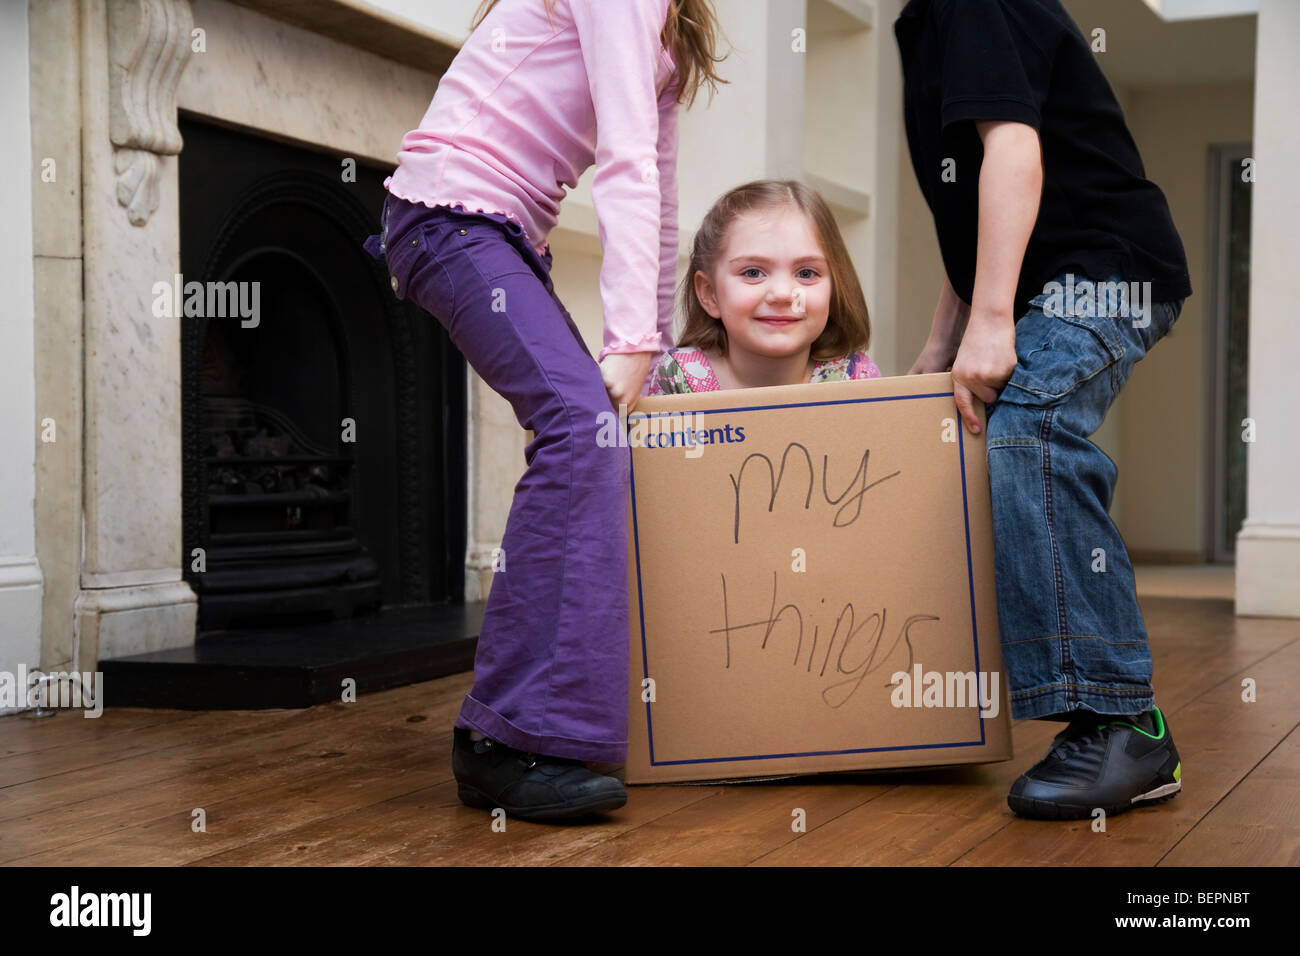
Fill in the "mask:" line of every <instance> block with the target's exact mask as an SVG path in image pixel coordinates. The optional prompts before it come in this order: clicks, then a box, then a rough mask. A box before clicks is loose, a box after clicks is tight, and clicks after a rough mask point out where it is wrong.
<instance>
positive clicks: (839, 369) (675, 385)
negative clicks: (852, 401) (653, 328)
mask: <svg viewBox="0 0 1300 956" xmlns="http://www.w3.org/2000/svg"><path fill="white" fill-rule="evenodd" d="M860 378H880V369H878V368H876V363H875V362H873V361H871V357H870V356H869V355H867V353H866V352H853V353H851V354H849V355H844V356H841V357H840V358H837V359H827V360H825V361H822V362H818V363H817V364H816V365H815V366H813V372H812V378H810V379H809V380H808V381H809V383H810V384H811V383H814V382H845V381H849V380H852V379H860ZM721 390H722V385H721V384H719V382H718V376H717V375H716V374H714V371H713V366H712V365H710V364H709V360H708V359H707V358H705V357H704V352H703V351H701V350H700V349H696V348H683V349H669V350H668V351H667V352H665V353H664V354H663V355H661V356H659V361H658V363H657V364H656V365H655V367H654V369H653V370H652V371H651V373H650V394H651V395H680V394H683V393H685V392H717V391H721Z"/></svg>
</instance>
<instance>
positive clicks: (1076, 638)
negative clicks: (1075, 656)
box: [1001, 634, 1147, 647]
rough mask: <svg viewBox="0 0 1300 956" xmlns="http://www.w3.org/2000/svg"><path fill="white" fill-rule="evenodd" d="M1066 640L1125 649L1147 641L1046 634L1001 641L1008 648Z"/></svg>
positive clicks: (1087, 635) (1096, 635)
mask: <svg viewBox="0 0 1300 956" xmlns="http://www.w3.org/2000/svg"><path fill="white" fill-rule="evenodd" d="M1061 639H1068V640H1074V641H1080V640H1082V641H1106V643H1107V644H1111V645H1113V646H1115V647H1126V646H1128V645H1139V644H1146V643H1147V641H1109V640H1106V638H1104V637H1102V636H1101V635H1100V634H1048V635H1046V636H1044V637H1026V638H1022V639H1021V640H1018V641H1002V642H1001V643H1002V646H1003V647H1010V646H1012V645H1013V644H1033V643H1034V642H1036V641H1059V640H1061Z"/></svg>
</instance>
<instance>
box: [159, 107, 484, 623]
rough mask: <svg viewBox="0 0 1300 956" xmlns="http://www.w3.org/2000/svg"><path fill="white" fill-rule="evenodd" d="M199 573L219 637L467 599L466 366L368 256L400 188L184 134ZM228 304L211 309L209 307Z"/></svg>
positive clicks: (188, 378)
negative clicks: (219, 300) (216, 291)
mask: <svg viewBox="0 0 1300 956" xmlns="http://www.w3.org/2000/svg"><path fill="white" fill-rule="evenodd" d="M181 132H182V135H183V136H184V140H185V146H184V150H183V151H182V153H181V155H180V167H179V168H180V199H181V221H180V227H181V270H182V275H183V282H184V283H189V282H192V281H197V282H200V283H205V284H206V283H215V282H222V283H227V282H235V283H240V284H242V285H241V286H240V288H242V289H243V290H245V298H246V299H247V298H249V296H248V294H247V290H249V289H251V288H253V286H252V285H251V284H252V283H257V284H258V286H257V291H258V296H257V298H256V299H255V300H254V301H256V302H257V304H258V314H257V315H256V317H255V318H252V319H250V318H247V317H246V316H244V315H241V314H234V315H229V314H227V315H224V316H223V315H213V314H208V315H204V316H187V317H185V318H183V319H182V320H181V328H182V356H183V373H182V388H183V401H184V408H183V422H184V434H183V448H184V463H183V467H184V498H185V500H184V515H185V524H184V547H185V555H186V559H185V574H186V580H188V581H189V583H190V585H191V586H192V587H193V589H194V591H195V592H196V594H197V595H198V598H199V627H200V635H201V637H202V636H203V635H207V634H211V633H213V632H217V631H228V630H231V629H238V628H247V627H262V628H265V627H266V626H268V625H275V626H292V625H294V624H301V625H306V624H309V623H312V622H320V621H322V620H325V621H327V620H330V619H335V618H348V617H352V616H354V615H357V614H369V613H373V612H376V611H378V610H379V609H381V608H397V607H404V608H411V607H419V606H426V605H438V604H445V603H449V602H450V603H452V604H455V603H458V602H461V601H462V600H463V560H464V552H465V536H464V528H465V451H464V449H465V374H466V373H465V363H464V359H463V358H462V357H461V356H460V354H459V353H458V352H457V351H456V349H455V347H454V346H452V344H451V342H450V340H449V339H448V337H447V334H446V331H445V330H444V329H443V328H442V327H441V326H440V325H439V324H438V323H437V322H436V320H434V319H432V318H431V317H430V316H428V315H426V314H425V313H424V312H422V311H421V310H420V309H418V308H417V307H415V306H413V305H412V304H410V303H407V302H400V301H398V300H397V299H396V298H395V297H394V296H393V294H392V291H391V288H390V286H389V283H388V275H387V273H386V272H385V271H384V268H383V265H382V263H379V262H376V261H375V260H374V259H372V258H371V257H370V256H369V255H368V254H367V253H366V252H365V251H364V250H363V249H362V247H361V244H362V241H363V240H364V239H365V237H366V236H367V235H369V234H371V233H373V232H377V231H378V212H379V208H380V205H381V203H382V201H383V197H384V190H383V184H382V183H383V177H384V172H382V171H380V170H375V169H371V168H369V167H366V166H360V165H357V166H356V167H355V176H354V178H355V181H349V177H348V175H347V169H348V164H347V163H346V162H345V160H346V157H341V156H335V155H327V154H321V153H317V152H313V151H310V150H307V149H303V148H299V147H293V146H288V145H284V144H282V143H276V142H271V141H269V140H267V139H264V138H261V137H257V136H252V135H249V134H246V133H242V132H236V131H233V130H229V129H225V128H221V127H217V126H213V125H209V124H207V123H200V122H195V121H189V120H185V119H182V122H181ZM209 301H211V299H209Z"/></svg>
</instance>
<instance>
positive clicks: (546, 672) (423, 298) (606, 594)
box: [367, 0, 717, 819]
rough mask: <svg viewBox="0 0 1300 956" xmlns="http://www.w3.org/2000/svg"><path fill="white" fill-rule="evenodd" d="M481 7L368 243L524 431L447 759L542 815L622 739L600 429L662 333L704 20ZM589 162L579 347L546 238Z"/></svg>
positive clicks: (553, 0) (620, 618) (617, 554)
mask: <svg viewBox="0 0 1300 956" xmlns="http://www.w3.org/2000/svg"><path fill="white" fill-rule="evenodd" d="M479 17H481V19H480V20H479V21H478V22H477V23H476V25H475V26H474V28H473V30H472V31H471V33H470V35H469V38H468V39H467V40H466V41H465V45H464V47H463V48H462V49H461V51H460V53H459V54H458V55H457V56H456V58H455V59H454V60H453V61H452V63H451V66H450V67H449V68H448V70H447V73H446V74H445V75H444V76H443V77H442V79H441V82H440V83H439V84H438V90H437V93H436V95H435V96H434V98H433V102H432V104H431V105H430V106H429V109H428V112H427V113H426V114H425V116H424V119H423V120H422V121H421V123H420V127H419V128H418V129H415V130H412V131H411V132H409V133H407V134H406V136H405V137H404V138H403V140H402V149H401V151H400V152H399V153H398V161H399V166H398V168H397V170H396V172H394V174H393V175H392V176H391V177H390V178H389V179H388V180H387V181H386V184H387V186H388V190H389V195H388V197H387V199H386V200H385V205H384V209H383V227H382V228H383V234H382V236H376V237H371V240H370V241H369V242H368V244H367V248H369V249H372V251H374V250H377V251H378V252H380V253H382V255H383V257H384V259H385V261H386V264H387V266H388V271H389V275H390V278H391V285H392V289H393V292H394V294H395V295H396V296H397V297H398V298H401V299H409V300H411V301H413V302H415V303H416V304H418V305H419V306H420V307H421V308H423V309H424V310H425V311H426V312H428V313H429V314H430V315H432V316H434V317H436V319H437V320H438V321H439V322H440V323H442V325H443V326H444V328H446V330H447V334H448V336H449V337H450V338H451V341H452V342H453V343H454V344H455V346H456V348H458V349H459V350H460V351H461V352H462V354H464V356H465V359H466V361H467V362H468V363H469V364H470V366H471V367H472V368H473V369H474V371H475V372H476V373H478V375H479V376H480V377H481V378H482V379H483V381H484V382H486V383H487V384H488V385H489V386H491V387H492V388H493V389H495V390H496V391H497V392H498V393H499V394H500V395H501V396H502V397H504V398H505V399H506V400H507V401H508V402H510V405H511V408H512V409H513V411H514V413H515V417H516V418H517V420H518V422H519V424H520V425H521V426H522V427H524V428H527V429H529V430H531V431H532V432H533V433H534V438H533V440H532V441H531V442H530V443H529V444H528V446H527V447H526V448H525V449H524V457H525V459H526V461H527V468H526V469H525V471H524V474H523V476H522V477H521V478H520V479H519V481H518V483H517V484H516V486H515V498H514V502H513V503H512V505H511V507H510V516H509V520H508V521H507V522H506V529H505V535H504V537H503V539H502V542H501V548H500V549H499V551H498V552H497V556H496V558H494V561H493V570H494V572H495V574H494V577H493V580H492V590H491V594H490V595H489V597H488V601H487V606H486V608H485V609H484V613H483V624H482V629H481V631H480V633H479V638H478V649H477V653H476V657H475V662H474V686H473V689H472V690H471V692H470V693H469V695H468V696H467V697H466V698H465V701H464V703H463V704H462V706H461V709H460V713H459V715H458V716H457V718H456V725H455V729H454V731H453V747H452V770H453V773H454V775H455V777H456V781H457V783H458V794H459V797H460V800H461V801H462V802H463V803H465V804H468V805H469V806H473V807H478V808H482V809H485V810H495V809H497V808H500V809H502V810H504V811H505V812H506V813H507V814H508V815H509V816H511V817H525V818H530V819H555V818H561V817H572V816H580V815H585V814H588V813H592V812H595V811H601V810H611V809H615V808H617V807H620V806H622V805H623V803H624V802H625V801H626V799H627V794H626V791H625V790H624V789H623V785H622V784H621V783H620V782H619V781H618V780H617V779H616V778H614V777H612V776H608V775H604V774H599V773H596V772H594V771H592V770H589V769H588V768H586V767H585V766H583V762H584V761H593V762H601V763H618V762H621V761H622V760H623V759H624V758H625V755H626V751H627V719H628V709H627V706H628V699H627V694H628V639H627V638H628V593H627V481H628V461H627V452H626V449H620V448H618V447H609V446H608V445H607V444H606V443H602V442H601V441H600V440H599V438H600V435H599V431H600V426H601V423H602V421H603V420H604V419H603V416H608V415H609V413H610V411H611V410H612V407H613V406H615V405H617V403H620V402H621V403H625V404H626V405H628V406H629V407H631V406H632V405H634V404H635V403H636V399H637V396H638V395H639V394H640V393H641V391H642V389H643V387H644V385H645V382H646V378H647V373H648V372H649V370H650V364H651V360H652V358H653V356H654V354H655V353H656V352H657V351H658V350H659V349H660V348H661V345H660V341H661V335H662V336H664V338H665V339H666V338H667V336H666V334H665V333H668V332H670V330H671V321H672V290H673V281H674V279H675V276H676V260H677V184H676V172H675V169H676V160H677V153H676V151H677V106H678V103H679V101H682V100H689V98H690V97H691V95H692V94H693V93H694V91H695V90H696V88H697V87H698V86H699V85H700V84H701V83H704V82H709V83H712V82H714V81H716V79H717V77H716V75H715V74H714V73H713V64H714V63H715V62H716V61H717V57H714V56H713V47H714V30H715V20H714V16H713V12H712V9H711V7H710V5H709V0H485V3H484V4H483V5H482V6H481V7H480V10H479ZM593 163H594V164H595V167H596V171H595V175H594V177H593V179H592V198H593V201H594V203H595V207H596V215H597V217H598V219H599V223H600V242H601V246H602V247H603V248H604V250H605V255H604V261H603V263H602V265H601V272H600V291H601V299H602V302H603V305H604V317H605V335H604V346H603V348H601V350H600V354H599V356H598V358H593V357H592V355H591V353H590V351H589V350H588V349H587V347H586V345H585V344H584V342H583V339H582V335H581V333H580V332H579V330H578V327H577V325H576V324H575V323H574V321H573V319H572V318H571V317H570V316H569V314H568V311H567V310H566V309H565V308H564V306H563V304H561V302H560V300H559V297H558V296H557V295H556V294H555V287H554V284H553V283H552V281H551V276H550V271H551V251H550V248H549V246H548V244H547V241H546V239H547V236H548V234H549V233H550V231H551V229H552V228H553V227H554V225H555V222H556V216H557V215H558V213H559V209H560V202H561V200H562V199H563V198H564V195H565V188H566V187H569V188H572V187H573V186H574V185H576V184H577V181H578V178H579V177H580V176H581V175H582V173H583V172H584V171H585V170H586V169H587V168H588V167H589V166H591V165H592V164H593ZM663 344H664V345H666V344H667V341H664V343H663ZM611 398H612V399H613V402H612V403H611Z"/></svg>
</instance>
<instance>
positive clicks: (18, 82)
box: [0, 3, 54, 712]
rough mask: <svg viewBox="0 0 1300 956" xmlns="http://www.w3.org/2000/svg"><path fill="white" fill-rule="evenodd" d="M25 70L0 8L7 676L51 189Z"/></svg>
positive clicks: (12, 656) (24, 570)
mask: <svg viewBox="0 0 1300 956" xmlns="http://www.w3.org/2000/svg"><path fill="white" fill-rule="evenodd" d="M28 70H29V64H28V56H27V4H25V3H4V4H0V90H3V93H0V129H3V130H4V131H5V135H4V137H3V139H2V140H0V169H3V170H5V173H6V175H5V176H0V223H3V224H4V241H3V242H0V289H3V290H4V293H5V302H4V319H3V321H0V449H3V452H2V453H0V670H5V671H9V672H11V673H13V672H15V671H16V670H17V667H18V664H19V663H20V662H21V663H23V664H25V665H26V666H27V667H29V668H31V667H35V666H36V665H37V664H38V663H39V658H40V629H41V617H40V615H41V574H40V566H39V565H38V563H37V561H36V520H35V495H36V474H35V468H36V464H35V462H36V456H35V450H36V436H35V433H34V427H33V423H34V422H35V421H36V418H37V409H36V408H35V403H34V399H33V396H34V395H35V389H36V377H35V353H34V351H33V349H34V345H33V327H34V326H33V323H34V320H35V308H34V302H33V295H32V200H31V193H32V190H33V189H40V188H42V187H45V188H54V187H53V186H52V185H50V184H42V183H40V181H39V169H34V168H33V163H32V135H31V117H30V113H29V105H28ZM0 712H4V711H0Z"/></svg>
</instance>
